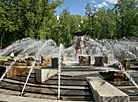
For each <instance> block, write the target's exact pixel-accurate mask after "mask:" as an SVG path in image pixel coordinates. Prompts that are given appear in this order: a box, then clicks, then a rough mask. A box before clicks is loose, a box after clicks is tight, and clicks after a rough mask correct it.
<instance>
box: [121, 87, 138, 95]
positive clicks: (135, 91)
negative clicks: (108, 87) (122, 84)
mask: <svg viewBox="0 0 138 102" xmlns="http://www.w3.org/2000/svg"><path fill="white" fill-rule="evenodd" d="M120 90H121V91H123V92H124V93H126V94H127V95H129V96H137V95H138V89H131V88H130V89H120Z"/></svg>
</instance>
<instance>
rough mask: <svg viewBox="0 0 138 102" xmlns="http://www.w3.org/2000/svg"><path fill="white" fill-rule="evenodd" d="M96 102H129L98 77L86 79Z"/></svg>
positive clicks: (126, 96) (127, 97)
mask: <svg viewBox="0 0 138 102" xmlns="http://www.w3.org/2000/svg"><path fill="white" fill-rule="evenodd" d="M86 79H87V81H88V82H89V85H90V88H91V91H92V93H93V97H94V100H95V101H96V102H130V99H129V96H128V95H127V94H125V93H124V92H122V91H120V90H119V89H117V88H116V87H114V86H113V85H111V84H109V83H108V82H106V81H104V80H102V79H101V78H99V77H86Z"/></svg>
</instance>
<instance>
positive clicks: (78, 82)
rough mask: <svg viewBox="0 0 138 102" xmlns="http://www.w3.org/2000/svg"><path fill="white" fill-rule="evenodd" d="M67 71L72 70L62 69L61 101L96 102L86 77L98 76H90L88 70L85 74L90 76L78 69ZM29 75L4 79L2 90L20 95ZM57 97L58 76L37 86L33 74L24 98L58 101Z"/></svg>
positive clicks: (0, 85)
mask: <svg viewBox="0 0 138 102" xmlns="http://www.w3.org/2000/svg"><path fill="white" fill-rule="evenodd" d="M85 69H87V68H85ZM89 69H90V68H89ZM67 70H72V69H71V68H62V73H61V87H60V88H61V89H60V93H61V99H62V100H65V101H66V100H70V101H94V99H93V95H92V92H91V89H90V87H89V85H88V82H87V81H86V77H92V76H97V74H96V75H95V74H89V71H88V69H87V70H86V71H85V73H88V74H86V75H85V74H83V72H79V70H83V69H82V68H78V69H77V70H72V71H69V72H68V71H67ZM71 73H81V74H82V75H75V76H74V74H71ZM27 75H28V73H26V74H22V75H16V76H13V77H9V78H4V79H3V80H2V81H1V82H0V88H1V89H5V90H9V91H13V92H12V93H14V91H16V94H13V95H20V92H21V91H22V87H23V85H24V82H25V81H26V77H27ZM44 96H45V97H44ZM57 96H58V75H55V76H54V77H52V78H50V79H49V80H48V81H46V82H44V83H43V84H35V73H32V74H31V76H30V78H29V80H28V83H27V86H26V88H25V90H24V97H34V98H36V97H37V98H45V99H53V100H57Z"/></svg>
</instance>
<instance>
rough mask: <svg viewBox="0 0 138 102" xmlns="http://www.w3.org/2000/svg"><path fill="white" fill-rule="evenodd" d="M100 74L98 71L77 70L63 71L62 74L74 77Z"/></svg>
mask: <svg viewBox="0 0 138 102" xmlns="http://www.w3.org/2000/svg"><path fill="white" fill-rule="evenodd" d="M97 74H99V72H98V71H94V72H84V71H83V72H75V71H70V72H64V71H63V72H62V73H61V75H62V76H72V77H75V76H85V75H97Z"/></svg>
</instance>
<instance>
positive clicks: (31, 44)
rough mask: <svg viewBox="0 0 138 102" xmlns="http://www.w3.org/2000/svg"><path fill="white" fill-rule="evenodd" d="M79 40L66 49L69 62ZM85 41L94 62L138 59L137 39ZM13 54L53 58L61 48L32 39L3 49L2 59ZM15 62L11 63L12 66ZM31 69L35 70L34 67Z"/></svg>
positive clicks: (86, 38)
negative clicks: (104, 57) (37, 54)
mask: <svg viewBox="0 0 138 102" xmlns="http://www.w3.org/2000/svg"><path fill="white" fill-rule="evenodd" d="M78 38H79V37H74V42H73V45H72V46H70V47H68V48H65V50H64V53H65V54H66V55H67V56H68V60H71V61H73V57H74V56H75V54H76V48H75V47H76V45H77V39H78ZM83 39H84V43H85V46H84V48H85V52H86V51H87V49H89V50H90V55H91V56H92V61H94V56H110V61H111V63H114V62H116V61H118V60H119V61H120V60H122V58H124V57H127V56H129V57H130V56H131V57H134V58H137V55H138V38H137V37H130V38H122V39H120V40H116V39H115V40H113V39H103V40H97V39H91V38H90V37H88V36H84V37H83ZM11 52H14V53H15V55H17V58H19V57H21V56H24V54H25V53H28V54H30V55H34V54H35V53H36V52H37V53H39V54H42V53H43V54H44V55H47V56H48V55H53V56H56V57H59V47H58V46H57V45H56V43H55V42H54V41H53V40H46V41H41V40H40V41H36V40H34V39H30V38H26V39H22V40H18V41H16V42H14V43H12V44H11V45H10V46H8V47H7V48H5V49H2V50H1V51H0V57H2V56H8V55H9V54H10V53H11ZM17 58H16V59H17ZM16 59H15V62H16ZM15 62H13V63H11V66H12V65H13V64H14V63H15ZM11 66H10V67H9V68H8V70H9V69H10V68H11ZM31 69H33V65H32V67H31ZM120 69H121V70H122V71H123V73H125V74H126V76H127V77H128V78H129V79H130V80H131V81H132V83H133V84H134V85H137V84H136V83H135V82H134V81H133V78H131V76H130V75H129V74H128V73H127V72H125V70H124V69H123V68H120ZM8 70H6V72H5V73H4V74H3V76H2V77H1V79H0V81H1V80H2V79H3V77H4V76H5V74H6V73H7V72H8ZM31 72H32V71H31V70H30V74H31ZM28 76H29V75H28ZM27 79H28V78H27ZM26 81H27V80H26ZM136 87H137V86H136ZM137 88H138V87H137Z"/></svg>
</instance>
